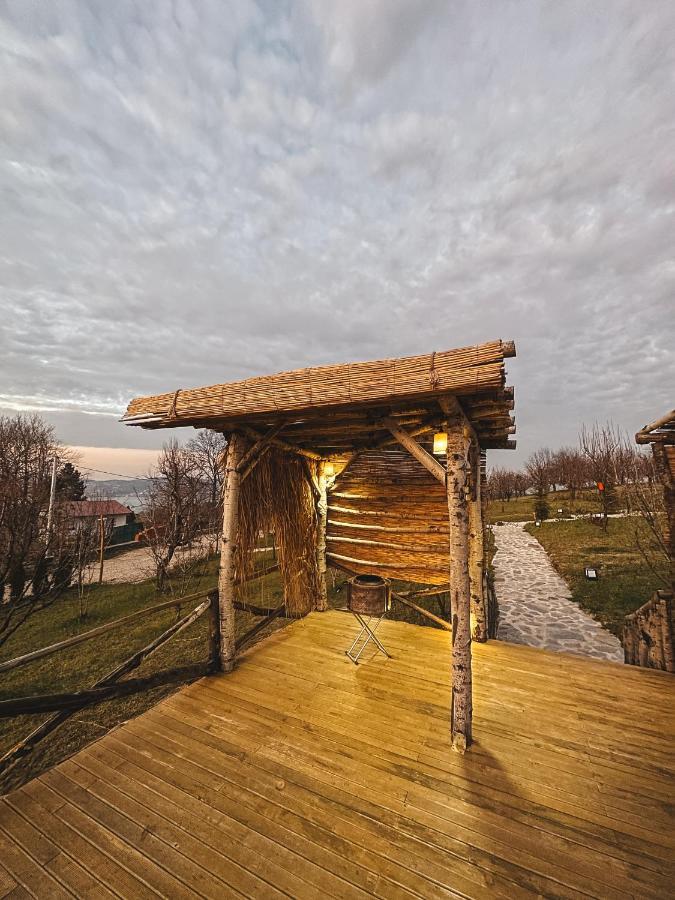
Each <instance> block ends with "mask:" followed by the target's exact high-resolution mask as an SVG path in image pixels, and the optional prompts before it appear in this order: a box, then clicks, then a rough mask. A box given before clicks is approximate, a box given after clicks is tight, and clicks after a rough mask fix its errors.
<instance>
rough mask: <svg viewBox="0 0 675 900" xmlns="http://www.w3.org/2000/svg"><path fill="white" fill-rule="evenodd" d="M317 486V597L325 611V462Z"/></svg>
mask: <svg viewBox="0 0 675 900" xmlns="http://www.w3.org/2000/svg"><path fill="white" fill-rule="evenodd" d="M317 486H318V488H319V497H318V499H317V503H316V508H317V514H318V527H317V532H316V534H317V537H316V562H317V569H318V571H319V596H318V597H317V602H316V608H317V610H319V612H325V610H327V609H328V587H327V584H326V526H327V522H328V489H327V479H326V471H325V463H323V462H320V463H319V471H318V475H317Z"/></svg>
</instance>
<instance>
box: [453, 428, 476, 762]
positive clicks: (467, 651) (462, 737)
mask: <svg viewBox="0 0 675 900" xmlns="http://www.w3.org/2000/svg"><path fill="white" fill-rule="evenodd" d="M447 435H448V452H447V459H448V479H447V497H448V520H449V523H450V608H451V614H452V692H451V711H450V732H451V740H452V748H453V750H456V751H457V752H458V753H464V751H465V750H466V749H467V748H468V747H469V746H470V745H471V715H472V697H471V694H472V683H471V682H472V674H471V582H470V576H469V514H468V504H467V480H468V479H467V475H468V468H469V460H468V456H469V445H470V438H469V435H468V432H467V429H466V427H465V423H464V420H463V417H462V416H460V415H459V414H457V415H456V416H454V417H453V419H452V420H451V421H450V422H449V424H448V430H447Z"/></svg>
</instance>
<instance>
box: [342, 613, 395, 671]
mask: <svg viewBox="0 0 675 900" xmlns="http://www.w3.org/2000/svg"><path fill="white" fill-rule="evenodd" d="M351 612H352V615H353V616H354V618H355V619H356V620H357V622H358V623H359V625H360V626H361V631H359V633H358V634H357V636H356V638H355V639H354V643H353V644H352V645H351V647H350V648H349V650H345V653H346V654H347V656H348V657H349V658H350V659H351V661H352V662H353V663H354V665H357V666H358V664H359V657H360V656H361V654H362V653H363V651H364V650H365V649H366V647H367V646H368V644H369V643H370V642H371V641H374V642H375V644H376V646H377V649H378V650H379V651H380V653H384V655H385V656H386V657H387V658H388V659H391V654H389V653H387V650H386V648H385V647H384V646H383V644H382V643H381V641H380V640H379V638H378V637H377V635H376V634H375V632H376V631H377V628H378V626H379V624H380V622H381V621H382V619H384V617H385V616H386V614H387V610H386V609H385V611H384V612H383V613H382V615H381V616H379V617H377V620H376V622H375V627H374V628H371V627H370V623H371V622H372V621H373V619H375V618H376V617H375V616H369V617H368V621H367V622H365V621H364V619H363V616H362V615H361V614H360V613H357V612H354V611H353V610H352V611H351ZM364 632H365V633H366V634H367V635H368V636H367V637H366V639H365V640H364V641H363V643H362V644H361V647H360V649H359V650H358V652H357V653H354V648H355V647H356V646H357V645H358V643H359V641H360V640H361V639H362V638H363V634H364Z"/></svg>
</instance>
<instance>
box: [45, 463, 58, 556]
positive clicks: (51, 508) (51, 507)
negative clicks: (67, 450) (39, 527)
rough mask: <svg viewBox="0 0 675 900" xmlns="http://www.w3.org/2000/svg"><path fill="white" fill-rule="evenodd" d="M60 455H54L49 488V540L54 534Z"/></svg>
mask: <svg viewBox="0 0 675 900" xmlns="http://www.w3.org/2000/svg"><path fill="white" fill-rule="evenodd" d="M57 462H58V457H57V456H54V459H53V460H52V484H51V488H50V489H49V509H48V510H47V541H49V539H50V538H51V536H52V520H53V518H54V500H55V499H56V464H57Z"/></svg>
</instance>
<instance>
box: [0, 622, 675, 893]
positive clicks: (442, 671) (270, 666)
mask: <svg viewBox="0 0 675 900" xmlns="http://www.w3.org/2000/svg"><path fill="white" fill-rule="evenodd" d="M353 632H354V621H353V619H352V618H351V617H350V616H348V615H346V614H344V613H339V612H327V613H323V614H320V613H314V614H312V615H310V616H309V617H308V618H307V619H304V620H302V621H300V622H297V623H295V624H293V625H291V626H290V627H288V628H286V629H284V630H283V631H280V632H278V633H277V634H275V635H273V636H272V637H271V638H269V639H268V640H266V641H265V642H263V643H262V644H259V645H257V646H256V647H254V648H253V649H252V650H251V651H249V652H248V653H247V654H246V655H245V656H244V657H243V658H242V660H241V663H240V665H239V666H238V668H237V670H236V671H235V672H234V673H233V674H232V675H229V676H214V677H211V678H208V679H203V680H202V681H200V682H197V683H195V684H193V685H191V686H190V687H188V688H185V689H183V690H182V691H180V692H179V693H177V694H175V695H173V696H172V697H170V698H169V699H167V700H165V701H164V702H162V703H160V704H159V705H158V706H156V707H154V708H153V709H152V710H150V711H149V712H147V713H145V714H144V715H142V716H140V717H139V718H137V719H135V720H133V721H130V722H128V723H127V724H125V725H123V726H121V727H120V728H118V729H116V730H115V731H114V732H112V733H110V734H108V735H107V736H105V737H103V738H102V739H101V740H99V741H97V742H96V743H94V744H92V745H91V746H90V747H88V748H87V749H85V750H83V751H81V752H80V753H78V754H77V755H76V756H74V757H72V758H71V759H70V760H67V761H66V762H64V763H62V764H61V765H59V766H57V767H56V768H55V769H52V770H51V771H49V772H47V773H46V774H44V775H42V776H40V777H39V778H37V779H35V780H34V781H33V782H31V783H30V784H28V785H26V786H25V787H23V788H21V789H19V790H17V791H15V792H14V793H13V794H10V795H9V796H7V797H6V798H4V799H3V800H2V801H1V802H0V897H5V898H9V897H12V898H19V897H26V896H35V897H40V898H47V897H48V898H53V897H61V896H72V895H74V896H77V897H112V896H117V897H150V896H158V895H159V896H165V897H171V898H180V897H229V896H237V897H239V896H247V897H256V898H257V897H277V896H280V895H286V896H291V897H345V898H351V897H355V898H356V897H366V896H376V897H423V898H433V897H454V896H461V897H490V898H491V897H508V898H514V897H521V896H545V897H578V896H582V895H583V896H593V897H602V898H612V897H617V898H619V897H620V898H623V897H639V898H650V897H667V896H671V897H672V896H673V883H674V882H673V881H672V878H673V875H674V874H675V872H674V871H673V858H674V856H675V852H674V851H675V837H674V829H673V799H674V798H673V783H674V775H675V772H674V769H675V762H674V759H673V737H674V733H675V713H674V709H675V704H674V703H673V700H674V699H675V678H673V676H671V675H667V674H665V673H661V672H654V671H649V670H644V669H636V668H632V667H623V666H620V665H617V664H613V663H605V662H594V661H590V660H585V659H581V658H575V657H571V656H566V655H563V654H554V653H548V652H546V651H541V650H534V649H531V648H527V647H521V646H516V645H511V644H505V643H500V642H496V641H494V642H491V643H489V644H487V645H478V646H476V647H475V653H474V657H475V670H474V671H475V675H474V698H475V700H474V703H475V711H474V731H475V744H474V746H473V747H472V749H471V751H470V752H469V753H467V754H466V755H465V756H463V757H462V756H458V755H457V754H454V753H452V752H451V750H450V748H449V742H448V708H449V687H448V680H449V655H450V650H449V638H448V635H447V633H445V632H441V631H436V630H433V629H429V628H418V627H415V626H413V625H406V624H403V623H398V622H385V623H384V624H383V625H382V627H381V635H382V639H383V640H384V641H385V643H386V644H387V646H388V647H389V649H390V651H391V652H392V653H393V654H394V658H393V659H391V660H385V659H384V658H382V657H380V656H378V657H374V658H372V659H369V660H368V661H367V662H366V663H365V664H363V665H359V666H358V667H355V666H353V665H352V664H351V663H350V662H349V661H348V660H347V658H346V657H345V656H344V653H343V650H344V648H345V647H346V646H347V644H348V643H349V640H350V636H351V635H352V634H353Z"/></svg>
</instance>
